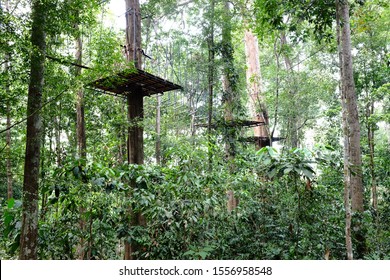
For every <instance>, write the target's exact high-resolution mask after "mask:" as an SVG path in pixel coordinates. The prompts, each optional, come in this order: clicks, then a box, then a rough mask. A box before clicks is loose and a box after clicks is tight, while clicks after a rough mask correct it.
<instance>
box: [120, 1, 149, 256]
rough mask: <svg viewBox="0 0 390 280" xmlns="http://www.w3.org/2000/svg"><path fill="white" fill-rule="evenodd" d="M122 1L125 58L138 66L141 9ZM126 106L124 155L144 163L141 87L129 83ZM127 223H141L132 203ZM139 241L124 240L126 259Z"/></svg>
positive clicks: (134, 252)
mask: <svg viewBox="0 0 390 280" xmlns="http://www.w3.org/2000/svg"><path fill="white" fill-rule="evenodd" d="M125 2H126V55H127V59H128V61H133V62H134V66H135V67H138V68H140V67H141V66H142V54H141V50H142V49H141V12H140V4H139V0H125ZM127 108H128V123H129V127H128V142H127V159H128V163H129V164H143V163H144V143H143V131H144V130H143V126H142V120H143V117H144V113H143V92H142V88H141V87H133V88H132V89H130V91H129V92H128V93H127ZM130 186H131V188H132V189H134V188H135V181H134V180H132V181H131V182H130ZM129 216H130V227H135V226H145V225H146V220H145V218H144V216H143V215H142V213H139V212H135V211H134V209H133V207H130V209H129ZM141 249H142V248H141V245H140V244H138V243H137V242H136V241H135V239H134V238H132V241H131V242H129V241H128V240H125V256H124V258H125V259H127V260H132V259H139V258H140V255H137V253H140V251H141Z"/></svg>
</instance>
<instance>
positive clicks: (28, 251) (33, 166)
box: [19, 0, 46, 260]
mask: <svg viewBox="0 0 390 280" xmlns="http://www.w3.org/2000/svg"><path fill="white" fill-rule="evenodd" d="M31 11H32V26H31V45H32V47H31V50H32V51H31V72H30V83H29V89H28V101H27V136H26V155H25V163H24V180H23V210H22V228H21V234H20V253H19V258H20V259H22V260H26V259H36V258H37V246H38V187H39V170H40V164H39V163H40V147H41V131H42V122H41V116H40V108H41V105H42V90H43V84H44V80H43V79H44V70H45V53H46V35H45V19H46V8H45V5H44V4H43V3H42V1H39V0H35V1H32V7H31Z"/></svg>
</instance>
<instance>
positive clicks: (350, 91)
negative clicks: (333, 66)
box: [337, 1, 366, 258]
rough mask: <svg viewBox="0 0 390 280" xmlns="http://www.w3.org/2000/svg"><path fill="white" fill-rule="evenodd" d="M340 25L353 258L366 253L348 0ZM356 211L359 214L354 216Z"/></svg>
mask: <svg viewBox="0 0 390 280" xmlns="http://www.w3.org/2000/svg"><path fill="white" fill-rule="evenodd" d="M337 4H338V6H339V9H338V11H339V13H340V24H341V61H340V65H342V72H341V74H342V78H341V84H342V95H343V98H344V100H345V108H346V123H347V127H348V163H349V167H348V168H349V169H350V176H349V178H350V187H351V210H352V213H354V214H355V215H354V220H352V235H353V237H354V238H355V240H356V254H355V256H356V258H363V256H364V254H365V252H366V244H365V242H366V241H365V236H364V232H363V224H362V216H361V215H362V213H363V211H364V201H363V180H362V158H361V150H360V123H359V115H358V106H357V95H356V91H355V82H354V78H353V68H352V53H351V30H350V23H349V3H348V1H337ZM356 214H359V215H356Z"/></svg>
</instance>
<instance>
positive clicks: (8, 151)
mask: <svg viewBox="0 0 390 280" xmlns="http://www.w3.org/2000/svg"><path fill="white" fill-rule="evenodd" d="M5 11H6V12H7V13H8V12H9V3H8V0H6V1H5ZM4 60H5V65H4V70H5V73H7V74H9V70H10V68H11V67H10V55H9V53H8V50H7V53H6V54H5V57H4ZM5 93H6V95H7V96H8V97H10V96H11V90H10V77H7V81H6V84H5ZM6 110H7V132H6V136H5V137H6V165H7V199H11V198H12V197H13V189H12V161H11V102H10V98H8V99H7V109H6Z"/></svg>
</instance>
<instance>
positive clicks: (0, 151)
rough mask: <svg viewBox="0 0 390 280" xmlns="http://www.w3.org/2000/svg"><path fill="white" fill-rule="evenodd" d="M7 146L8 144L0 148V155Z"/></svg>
mask: <svg viewBox="0 0 390 280" xmlns="http://www.w3.org/2000/svg"><path fill="white" fill-rule="evenodd" d="M7 146H8V143H6V144H5V146H4V147H3V148H1V150H0V153H2V152H3V151H4V149H5V148H7Z"/></svg>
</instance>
